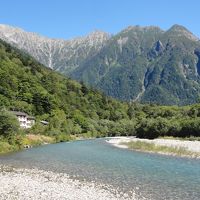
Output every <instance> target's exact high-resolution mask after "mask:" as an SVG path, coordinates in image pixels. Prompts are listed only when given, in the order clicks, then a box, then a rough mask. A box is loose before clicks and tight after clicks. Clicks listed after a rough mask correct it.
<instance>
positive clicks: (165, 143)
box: [107, 137, 200, 158]
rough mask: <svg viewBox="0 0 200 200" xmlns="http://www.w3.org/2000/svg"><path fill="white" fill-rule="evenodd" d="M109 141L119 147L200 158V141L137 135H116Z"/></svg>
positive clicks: (108, 140)
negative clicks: (145, 137)
mask: <svg viewBox="0 0 200 200" xmlns="http://www.w3.org/2000/svg"><path fill="white" fill-rule="evenodd" d="M107 142H108V143H110V144H112V145H113V146H116V147H119V148H130V149H135V150H138V151H147V152H154V153H160V154H167V155H178V156H186V157H195V158H200V141H184V140H177V139H154V140H148V139H139V138H135V137H114V138H108V139H107ZM149 144H150V145H151V146H150V145H149ZM145 145H146V146H149V148H145Z"/></svg>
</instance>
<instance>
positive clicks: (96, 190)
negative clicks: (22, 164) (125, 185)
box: [0, 165, 136, 200]
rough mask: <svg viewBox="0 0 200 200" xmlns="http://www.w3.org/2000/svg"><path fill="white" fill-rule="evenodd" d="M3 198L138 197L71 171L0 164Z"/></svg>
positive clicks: (73, 199) (85, 199) (124, 199)
mask: <svg viewBox="0 0 200 200" xmlns="http://www.w3.org/2000/svg"><path fill="white" fill-rule="evenodd" d="M0 182H1V184H0V199H1V200H12V199H18V200H27V199H38V200H39V199H40V200H46V199H49V200H56V199H57V200H58V199H59V200H61V199H63V200H65V199H66V200H118V199H120V200H128V199H131V200H134V199H136V198H135V196H134V194H132V197H130V196H128V195H127V194H122V193H119V192H118V191H117V190H115V189H113V188H112V187H111V186H107V185H103V184H97V183H95V182H92V183H89V182H86V181H81V180H73V179H71V178H70V177H69V176H68V175H67V174H64V173H55V172H50V171H43V170H38V169H15V168H12V167H8V166H2V165H0Z"/></svg>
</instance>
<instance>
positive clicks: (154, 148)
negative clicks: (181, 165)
mask: <svg viewBox="0 0 200 200" xmlns="http://www.w3.org/2000/svg"><path fill="white" fill-rule="evenodd" d="M122 144H123V145H126V146H128V148H129V149H133V150H137V151H146V152H155V153H163V154H170V155H177V156H190V157H191V156H192V157H199V156H200V153H195V152H191V151H189V150H187V149H186V148H183V147H179V148H178V147H169V146H163V145H155V144H153V143H149V142H142V141H132V142H125V143H122Z"/></svg>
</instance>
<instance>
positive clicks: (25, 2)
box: [0, 0, 200, 39]
mask: <svg viewBox="0 0 200 200" xmlns="http://www.w3.org/2000/svg"><path fill="white" fill-rule="evenodd" d="M0 5H1V7H0V23H1V24H9V25H13V26H18V27H21V28H23V29H25V30H26V31H31V32H37V33H39V34H42V35H45V36H48V37H53V38H64V39H68V38H73V37H76V36H82V35H85V34H88V33H89V32H92V31H94V30H102V31H106V32H109V33H113V34H114V33H117V32H119V31H120V30H122V29H123V28H126V27H127V26H129V25H141V26H148V25H156V26H160V27H161V28H162V29H164V30H166V29H168V28H169V27H170V26H172V25H173V24H180V25H183V26H185V27H187V28H188V29H189V30H190V31H192V32H193V33H194V34H195V35H197V36H198V37H200V22H199V21H200V16H199V12H200V11H199V9H200V0H71V1H69V0H32V1H31V0H1V3H0Z"/></svg>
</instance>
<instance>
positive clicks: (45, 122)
mask: <svg viewBox="0 0 200 200" xmlns="http://www.w3.org/2000/svg"><path fill="white" fill-rule="evenodd" d="M40 123H42V124H44V125H47V124H49V122H47V121H44V120H42V121H40Z"/></svg>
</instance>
